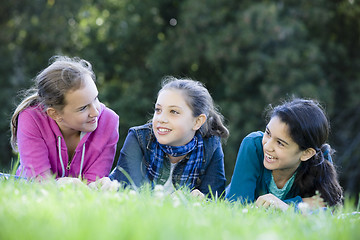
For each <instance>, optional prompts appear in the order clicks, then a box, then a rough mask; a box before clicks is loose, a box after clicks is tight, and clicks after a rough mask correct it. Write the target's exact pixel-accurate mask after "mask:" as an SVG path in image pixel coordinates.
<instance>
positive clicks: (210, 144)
mask: <svg viewBox="0 0 360 240" xmlns="http://www.w3.org/2000/svg"><path fill="white" fill-rule="evenodd" d="M203 141H204V147H205V148H217V147H219V146H221V139H220V137H219V136H210V137H205V138H203Z"/></svg>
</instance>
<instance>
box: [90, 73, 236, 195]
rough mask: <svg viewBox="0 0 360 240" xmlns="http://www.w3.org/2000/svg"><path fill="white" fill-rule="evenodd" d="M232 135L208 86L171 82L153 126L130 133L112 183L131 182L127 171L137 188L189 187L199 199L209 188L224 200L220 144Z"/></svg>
mask: <svg viewBox="0 0 360 240" xmlns="http://www.w3.org/2000/svg"><path fill="white" fill-rule="evenodd" d="M228 135H229V132H228V130H227V128H226V127H225V126H224V124H223V117H222V115H221V114H220V113H219V112H218V111H217V110H216V108H215V107H214V103H213V99H212V98H211V96H210V94H209V92H208V90H207V89H206V88H205V87H204V85H203V84H201V83H200V82H197V81H193V80H191V79H177V78H174V77H167V78H165V80H164V82H163V86H162V89H161V90H160V91H159V93H158V98H157V101H156V104H155V112H154V115H153V118H152V122H151V123H148V124H145V125H142V126H137V127H132V128H130V130H129V133H128V136H127V137H126V140H125V142H124V145H123V147H122V149H121V152H120V157H119V160H118V163H117V167H116V168H115V169H114V170H113V171H112V173H111V174H110V179H111V180H117V181H119V182H124V183H125V184H127V183H129V179H128V178H127V177H126V176H125V175H124V174H123V172H122V171H121V170H125V171H126V172H127V173H128V174H129V176H130V178H131V179H132V180H133V182H134V184H135V185H136V186H137V187H139V186H141V185H143V184H144V183H146V182H150V183H153V184H154V185H163V186H164V189H165V192H172V191H174V190H175V189H177V188H179V187H188V188H189V189H191V190H193V191H192V193H193V194H194V195H200V196H203V194H205V195H206V194H208V193H209V192H210V189H211V191H212V193H213V194H214V195H215V194H218V195H221V193H222V192H223V191H224V188H225V181H226V179H225V172H224V155H223V151H222V146H221V141H220V139H221V138H227V137H228ZM114 182H115V181H114ZM111 184H112V183H111V181H110V180H109V178H103V179H100V180H99V181H97V183H95V184H94V185H95V186H96V185H97V186H99V185H100V186H101V188H102V189H106V188H107V186H111ZM109 188H112V187H109Z"/></svg>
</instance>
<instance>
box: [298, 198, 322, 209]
mask: <svg viewBox="0 0 360 240" xmlns="http://www.w3.org/2000/svg"><path fill="white" fill-rule="evenodd" d="M302 200H303V202H304V203H306V204H308V206H309V208H310V209H316V208H322V207H325V206H326V205H325V201H324V199H323V198H322V197H320V195H319V194H316V195H314V196H312V197H307V198H302Z"/></svg>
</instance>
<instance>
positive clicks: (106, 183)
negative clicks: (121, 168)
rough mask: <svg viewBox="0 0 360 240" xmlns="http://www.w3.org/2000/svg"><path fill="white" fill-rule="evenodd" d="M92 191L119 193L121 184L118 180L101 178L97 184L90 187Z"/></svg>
mask: <svg viewBox="0 0 360 240" xmlns="http://www.w3.org/2000/svg"><path fill="white" fill-rule="evenodd" d="M88 186H89V187H90V188H91V189H95V190H102V191H117V190H119V187H120V183H119V182H118V181H116V180H114V181H111V180H110V178H108V177H103V178H100V179H99V180H96V181H95V182H92V183H90V184H89V185H88Z"/></svg>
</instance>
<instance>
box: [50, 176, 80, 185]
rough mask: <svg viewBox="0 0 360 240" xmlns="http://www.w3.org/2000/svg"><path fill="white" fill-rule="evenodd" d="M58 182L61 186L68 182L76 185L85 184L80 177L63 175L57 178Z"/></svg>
mask: <svg viewBox="0 0 360 240" xmlns="http://www.w3.org/2000/svg"><path fill="white" fill-rule="evenodd" d="M56 182H57V184H59V185H60V186H62V185H67V184H72V185H74V186H83V185H84V183H83V182H82V181H81V180H80V179H79V178H72V177H62V178H58V179H57V180H56Z"/></svg>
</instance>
